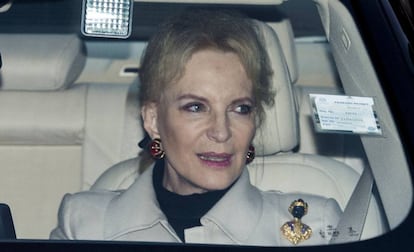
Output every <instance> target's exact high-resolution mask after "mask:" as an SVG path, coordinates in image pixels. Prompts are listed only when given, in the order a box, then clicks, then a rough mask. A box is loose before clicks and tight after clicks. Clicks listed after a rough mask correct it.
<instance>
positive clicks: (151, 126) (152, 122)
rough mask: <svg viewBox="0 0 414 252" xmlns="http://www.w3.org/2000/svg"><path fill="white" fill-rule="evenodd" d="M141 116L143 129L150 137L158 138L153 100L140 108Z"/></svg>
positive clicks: (155, 105) (156, 115) (155, 108)
mask: <svg viewBox="0 0 414 252" xmlns="http://www.w3.org/2000/svg"><path fill="white" fill-rule="evenodd" d="M141 116H142V121H143V126H144V129H145V131H146V132H147V133H148V135H149V136H150V137H151V139H154V138H159V137H160V134H159V132H158V126H157V117H158V112H157V104H156V103H155V102H151V103H148V104H146V105H144V106H143V107H142V108H141Z"/></svg>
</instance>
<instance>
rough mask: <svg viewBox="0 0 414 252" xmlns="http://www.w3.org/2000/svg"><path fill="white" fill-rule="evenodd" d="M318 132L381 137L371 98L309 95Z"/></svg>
mask: <svg viewBox="0 0 414 252" xmlns="http://www.w3.org/2000/svg"><path fill="white" fill-rule="evenodd" d="M310 99H311V104H312V108H313V121H314V124H315V128H316V130H317V131H318V132H341V133H354V134H370V135H371V134H373V135H381V134H382V132H381V127H380V125H379V121H378V118H377V115H376V113H375V109H374V108H375V106H374V99H373V98H372V97H359V96H345V95H325V94H310Z"/></svg>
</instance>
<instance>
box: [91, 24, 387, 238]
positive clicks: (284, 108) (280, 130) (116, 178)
mask: <svg viewBox="0 0 414 252" xmlns="http://www.w3.org/2000/svg"><path fill="white" fill-rule="evenodd" d="M257 25H258V30H259V35H260V36H261V38H262V40H263V43H264V45H265V47H266V48H267V50H268V54H269V57H270V63H271V67H272V69H273V72H274V75H273V88H274V90H275V91H276V95H275V105H274V106H273V107H270V108H266V119H265V121H264V123H263V124H262V126H261V128H260V129H258V131H257V133H256V136H255V138H254V145H255V148H256V159H255V160H254V162H253V163H251V164H250V165H249V166H248V169H249V171H250V179H251V182H252V184H254V185H256V186H257V187H258V188H260V189H262V190H278V191H283V192H302V193H310V194H317V195H322V196H325V197H330V198H335V199H336V200H337V201H338V203H339V205H340V206H341V207H342V209H344V208H345V206H346V203H347V202H348V200H349V198H350V196H351V194H352V192H353V189H354V188H355V185H356V183H357V181H358V178H359V175H360V174H358V173H357V172H356V171H355V170H354V169H352V167H349V166H348V165H346V164H344V163H342V162H339V161H336V160H334V159H330V158H327V157H323V156H318V155H309V154H300V153H293V152H294V149H295V147H296V146H297V145H298V143H299V135H298V121H297V112H296V106H295V102H294V98H293V95H292V81H291V76H290V73H289V71H288V66H287V63H286V60H285V58H284V57H283V55H284V54H283V51H282V48H281V45H280V41H279V39H278V36H277V34H276V33H275V31H274V30H273V29H272V28H270V27H269V26H268V25H267V24H265V23H262V22H259V21H257ZM138 164H139V160H138V159H137V158H135V159H130V160H126V161H124V162H121V163H119V164H117V165H115V166H113V167H111V168H110V169H108V170H107V171H106V172H105V173H104V174H103V175H102V176H101V177H100V178H99V179H98V180H97V181H96V183H95V184H94V185H93V186H92V190H102V189H104V190H107V189H110V190H119V189H125V188H127V187H128V186H129V185H130V184H131V183H132V182H133V181H134V180H135V179H136V178H137V177H138V176H139V173H138ZM287 207H288V206H287ZM383 231H384V229H383V225H382V220H381V216H380V212H379V208H378V205H377V203H376V201H375V198H372V200H371V205H370V210H369V214H368V217H367V221H366V225H365V228H364V231H363V234H362V237H363V238H370V237H373V236H376V235H379V234H382V233H383Z"/></svg>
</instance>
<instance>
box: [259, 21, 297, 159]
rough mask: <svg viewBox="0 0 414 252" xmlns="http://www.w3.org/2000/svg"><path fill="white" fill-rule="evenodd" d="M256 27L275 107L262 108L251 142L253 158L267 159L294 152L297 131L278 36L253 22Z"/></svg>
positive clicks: (290, 87)
mask: <svg viewBox="0 0 414 252" xmlns="http://www.w3.org/2000/svg"><path fill="white" fill-rule="evenodd" d="M256 25H257V27H258V30H259V36H261V39H262V42H263V44H264V47H265V48H266V49H267V53H268V55H269V60H270V64H271V68H272V70H273V76H272V85H273V90H274V91H275V98H274V99H275V104H274V106H272V107H265V120H264V121H263V123H262V125H261V127H260V128H259V129H258V130H257V132H256V136H255V138H254V142H253V144H254V146H255V148H256V155H260V156H267V155H272V154H276V153H278V152H286V151H291V150H292V149H293V148H295V147H296V146H297V145H298V143H299V131H298V122H297V112H296V107H295V103H294V98H293V94H292V81H291V77H290V74H289V70H288V66H287V62H286V60H285V57H284V54H283V51H282V47H281V44H280V41H279V39H278V36H277V35H276V33H275V31H274V30H273V29H272V28H271V27H270V26H269V25H267V24H265V23H263V22H260V21H256Z"/></svg>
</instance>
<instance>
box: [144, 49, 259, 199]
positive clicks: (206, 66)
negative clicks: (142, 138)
mask: <svg viewBox="0 0 414 252" xmlns="http://www.w3.org/2000/svg"><path fill="white" fill-rule="evenodd" d="M254 104H255V102H254V101H253V95H252V82H251V80H250V79H249V78H248V77H247V75H246V72H245V70H244V67H243V65H242V64H241V62H240V60H239V58H238V56H237V55H236V54H234V53H230V52H221V51H216V50H207V49H206V50H201V51H198V52H196V53H194V54H193V55H192V57H191V58H190V60H189V61H188V62H187V64H186V66H185V69H184V72H183V75H182V77H181V78H180V79H179V80H178V81H177V82H175V83H172V84H170V85H169V86H168V87H167V88H166V89H165V90H164V91H163V93H162V95H161V100H160V102H159V103H158V104H155V103H154V104H149V105H147V106H145V107H144V108H143V110H142V115H143V119H144V127H145V129H146V130H147V132H148V133H149V134H150V136H151V137H152V138H157V137H158V138H160V139H161V141H162V147H163V149H164V151H165V155H166V156H165V159H166V160H165V161H166V169H165V172H164V180H163V184H164V186H165V187H166V188H167V189H168V190H170V191H173V192H176V193H178V194H181V195H188V194H192V193H201V192H205V191H210V190H219V189H225V188H227V187H228V186H229V185H231V184H232V183H233V182H234V181H235V180H236V179H237V178H238V177H239V176H240V174H241V172H242V170H243V167H244V165H245V161H246V153H247V151H248V148H249V145H250V143H251V141H252V139H253V136H254V133H255V109H254Z"/></svg>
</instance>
